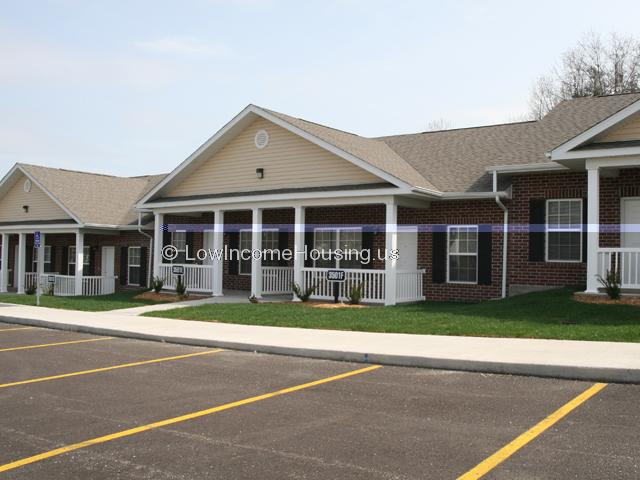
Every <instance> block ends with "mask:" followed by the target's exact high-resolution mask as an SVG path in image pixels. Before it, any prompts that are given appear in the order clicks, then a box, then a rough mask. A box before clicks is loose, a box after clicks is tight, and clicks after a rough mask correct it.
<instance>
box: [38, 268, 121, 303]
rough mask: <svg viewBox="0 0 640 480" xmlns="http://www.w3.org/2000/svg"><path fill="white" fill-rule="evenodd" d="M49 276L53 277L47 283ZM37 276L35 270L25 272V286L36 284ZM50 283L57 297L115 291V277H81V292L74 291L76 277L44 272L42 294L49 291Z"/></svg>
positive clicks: (41, 285)
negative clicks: (50, 281)
mask: <svg viewBox="0 0 640 480" xmlns="http://www.w3.org/2000/svg"><path fill="white" fill-rule="evenodd" d="M51 276H53V277H54V281H53V283H49V277H51ZM37 278H38V274H37V273H35V272H27V273H25V288H29V287H30V286H32V285H36V281H37ZM52 285H53V294H54V295H56V296H59V297H72V296H76V295H84V296H91V297H92V296H97V295H110V294H112V293H115V291H116V277H115V276H111V277H105V276H90V277H87V276H85V277H82V292H80V293H76V277H75V276H73V275H59V274H57V273H45V274H43V275H41V276H40V288H41V289H42V293H43V294H46V293H47V292H49V289H50V288H51V286H52Z"/></svg>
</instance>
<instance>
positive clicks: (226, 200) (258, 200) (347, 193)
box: [136, 188, 411, 210]
mask: <svg viewBox="0 0 640 480" xmlns="http://www.w3.org/2000/svg"><path fill="white" fill-rule="evenodd" d="M409 193H411V191H408V190H405V189H398V188H379V189H370V190H344V191H337V190H334V191H323V192H296V193H287V194H271V195H246V196H242V197H220V198H202V199H195V200H181V201H172V202H151V203H146V204H139V205H137V206H136V207H137V208H138V209H145V210H149V209H157V208H165V207H195V206H199V205H225V204H230V203H247V204H263V203H265V202H273V201H284V202H290V203H296V202H298V203H299V202H300V201H303V200H306V199H318V198H323V199H327V198H329V199H334V198H342V199H346V198H353V197H358V198H359V197H371V196H376V197H377V196H380V195H402V194H409ZM329 195H331V196H330V197H329Z"/></svg>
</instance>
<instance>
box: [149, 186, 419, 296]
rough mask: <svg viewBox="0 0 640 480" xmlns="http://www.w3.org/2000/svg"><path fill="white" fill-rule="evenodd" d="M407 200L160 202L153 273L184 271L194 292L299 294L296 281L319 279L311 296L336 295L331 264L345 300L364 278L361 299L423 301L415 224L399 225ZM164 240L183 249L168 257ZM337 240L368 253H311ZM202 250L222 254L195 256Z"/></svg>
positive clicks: (168, 281) (170, 285) (170, 277)
mask: <svg viewBox="0 0 640 480" xmlns="http://www.w3.org/2000/svg"><path fill="white" fill-rule="evenodd" d="M402 203H403V202H402V200H399V199H397V198H394V197H381V198H375V199H363V198H361V199H342V200H341V201H339V200H337V199H336V200H333V201H332V200H328V199H324V200H318V201H315V202H313V201H308V202H305V204H298V205H296V206H290V205H291V203H290V202H280V203H277V202H272V203H269V202H264V203H262V204H261V205H260V206H255V205H246V204H245V205H212V206H211V208H210V209H209V208H207V209H193V208H191V209H185V208H174V209H163V211H161V212H156V213H155V239H156V244H155V245H154V252H155V254H154V275H155V276H157V277H159V278H162V279H163V280H164V281H165V284H164V286H165V288H167V289H170V290H174V289H175V288H176V283H177V281H178V274H176V273H175V272H176V271H181V272H182V279H183V282H184V284H185V286H186V288H187V290H188V291H190V292H194V293H206V294H211V295H214V296H221V295H224V292H225V291H227V290H244V291H246V292H247V296H255V297H256V298H258V299H260V298H263V297H265V296H273V295H291V297H290V298H292V299H294V300H296V298H294V295H293V289H292V285H293V284H294V283H295V284H297V285H298V286H299V287H300V288H301V290H303V291H304V290H306V289H308V288H311V287H315V290H314V293H313V295H312V297H311V298H312V299H317V300H332V299H333V298H334V290H333V288H334V286H333V282H331V281H330V280H328V279H327V272H328V271H329V270H343V271H344V272H345V279H344V281H343V282H340V283H338V296H339V299H340V300H342V301H345V300H347V299H348V297H349V295H350V293H351V291H352V289H353V288H354V287H357V286H361V289H362V302H363V303H371V304H384V305H395V304H397V303H404V302H417V301H421V300H424V284H423V277H424V273H425V271H424V269H423V268H419V266H418V265H417V259H418V255H417V228H415V227H413V226H406V225H398V207H399V205H400V204H402ZM421 205H422V206H424V204H421ZM412 206H414V205H413V204H412ZM167 245H172V246H175V247H177V249H178V251H179V253H178V254H177V256H176V258H174V259H173V260H171V261H170V260H168V259H167V258H166V256H163V252H164V251H165V249H166V248H167ZM187 247H188V248H187ZM337 248H343V249H345V250H346V249H353V250H359V251H367V252H369V255H370V257H369V258H368V259H366V261H365V260H364V259H363V258H355V259H354V258H349V259H346V258H338V256H336V255H335V254H330V253H328V254H327V255H325V257H324V258H323V257H321V256H320V257H317V258H316V257H314V255H315V253H312V250H316V251H319V252H322V251H324V252H329V251H331V250H335V249H337ZM202 250H204V251H205V252H209V251H211V252H215V253H214V256H215V255H219V257H218V258H211V257H210V256H208V255H206V256H205V257H202V258H198V254H197V252H198V251H202ZM236 250H240V251H242V250H249V251H250V252H255V251H264V252H269V251H277V252H279V255H274V256H272V257H271V258H264V256H263V258H260V257H256V256H255V255H251V257H250V258H246V257H245V258H236V257H235V256H234V253H235V251H236ZM392 250H399V251H400V254H399V255H396V256H395V257H394V256H388V257H387V258H385V252H390V251H392ZM218 252H219V253H218ZM286 252H289V253H290V255H286V254H285V253H286ZM174 267H180V268H178V269H174Z"/></svg>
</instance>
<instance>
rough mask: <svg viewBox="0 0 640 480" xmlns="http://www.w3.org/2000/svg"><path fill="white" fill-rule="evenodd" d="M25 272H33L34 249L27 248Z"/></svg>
mask: <svg viewBox="0 0 640 480" xmlns="http://www.w3.org/2000/svg"><path fill="white" fill-rule="evenodd" d="M25 262H26V264H25V269H24V271H25V272H33V271H34V270H33V247H26V248H25Z"/></svg>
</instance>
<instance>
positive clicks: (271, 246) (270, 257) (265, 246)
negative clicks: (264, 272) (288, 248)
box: [262, 229, 282, 267]
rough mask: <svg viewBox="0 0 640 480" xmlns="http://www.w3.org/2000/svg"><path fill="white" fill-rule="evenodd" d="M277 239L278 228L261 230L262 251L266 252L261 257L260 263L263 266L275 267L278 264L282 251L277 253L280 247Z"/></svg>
mask: <svg viewBox="0 0 640 480" xmlns="http://www.w3.org/2000/svg"><path fill="white" fill-rule="evenodd" d="M278 239H279V232H278V230H275V229H268V230H263V231H262V251H263V252H266V253H265V255H264V257H263V259H262V265H264V266H265V267H277V266H278V265H279V264H280V255H282V252H280V253H278V249H279V248H280V245H279V241H278ZM271 251H272V252H273V254H272V253H271Z"/></svg>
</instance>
